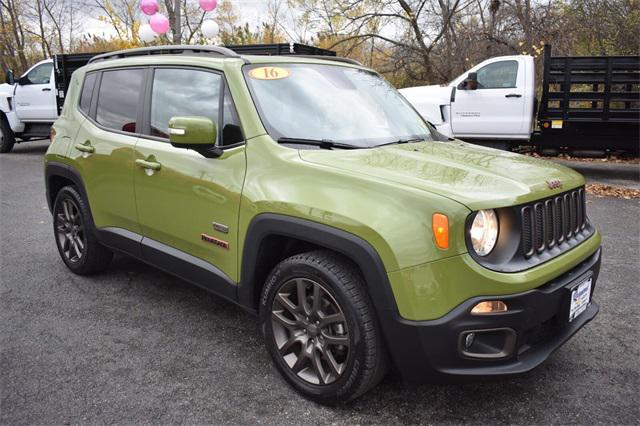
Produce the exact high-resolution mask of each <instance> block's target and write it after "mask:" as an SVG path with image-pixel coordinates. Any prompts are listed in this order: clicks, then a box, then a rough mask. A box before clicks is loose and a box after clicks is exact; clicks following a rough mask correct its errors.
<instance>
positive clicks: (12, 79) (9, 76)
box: [4, 70, 16, 86]
mask: <svg viewBox="0 0 640 426" xmlns="http://www.w3.org/2000/svg"><path fill="white" fill-rule="evenodd" d="M4 78H5V81H6V82H7V83H8V84H10V85H12V86H13V85H14V84H16V79H15V77H14V76H13V70H7V72H6V74H5V75H4Z"/></svg>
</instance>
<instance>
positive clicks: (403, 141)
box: [376, 138, 427, 148]
mask: <svg viewBox="0 0 640 426" xmlns="http://www.w3.org/2000/svg"><path fill="white" fill-rule="evenodd" d="M426 141H427V139H426V138H407V139H398V140H397V141H393V142H387V143H383V144H380V145H376V148H377V147H379V146H387V145H401V144H404V143H410V142H426Z"/></svg>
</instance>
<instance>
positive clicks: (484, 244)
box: [469, 210, 498, 256]
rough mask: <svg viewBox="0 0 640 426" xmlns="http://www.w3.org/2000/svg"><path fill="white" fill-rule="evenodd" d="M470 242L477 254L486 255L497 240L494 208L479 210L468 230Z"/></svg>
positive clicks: (496, 220) (496, 217) (496, 219)
mask: <svg viewBox="0 0 640 426" xmlns="http://www.w3.org/2000/svg"><path fill="white" fill-rule="evenodd" d="M469 235H470V237H471V244H472V245H473V249H474V250H475V252H476V253H477V254H478V256H486V255H488V254H489V253H491V250H493V248H494V247H495V245H496V241H498V216H496V212H495V211H494V210H480V211H479V212H478V213H476V217H475V218H474V219H473V223H472V224H471V229H470V230H469Z"/></svg>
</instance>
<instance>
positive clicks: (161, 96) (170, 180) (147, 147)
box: [134, 67, 246, 281]
mask: <svg viewBox="0 0 640 426" xmlns="http://www.w3.org/2000/svg"><path fill="white" fill-rule="evenodd" d="M150 78H151V85H150V86H149V89H148V91H149V93H148V95H147V100H146V102H145V106H146V108H147V109H148V112H147V113H146V114H145V120H144V121H145V124H144V126H145V127H144V129H143V134H142V135H141V137H140V139H139V141H138V143H137V144H136V150H135V158H136V160H144V161H145V162H147V163H142V162H139V163H140V164H138V165H136V167H135V169H134V181H135V191H136V202H137V208H138V215H139V222H140V226H141V229H142V233H143V235H144V237H145V239H144V240H143V241H144V244H143V255H144V256H156V259H157V257H158V253H157V252H154V251H150V248H151V247H152V248H153V249H154V250H161V251H164V254H165V255H166V254H168V253H171V256H173V257H179V258H181V259H187V262H188V263H192V264H195V263H198V260H197V259H201V260H204V261H205V262H207V263H209V264H211V265H213V266H214V267H215V268H217V269H218V270H220V271H222V272H224V273H225V274H226V275H227V276H228V277H230V278H231V279H232V280H234V281H237V280H238V265H237V256H238V215H239V208H240V196H241V190H242V184H243V181H244V175H245V168H246V157H245V146H244V144H243V143H242V142H243V140H242V139H243V138H242V132H241V131H240V125H239V121H238V116H237V113H236V110H235V107H234V104H233V99H232V98H231V95H230V93H229V91H228V88H227V86H226V84H225V80H224V77H223V75H222V74H221V73H218V72H214V71H213V70H206V69H197V68H172V67H157V68H155V70H154V71H153V74H152V75H151V76H150ZM177 116H203V117H207V118H210V119H211V120H213V121H214V122H215V123H216V124H217V125H218V137H217V139H218V140H217V143H218V145H220V146H222V147H223V148H224V153H223V154H222V156H220V157H218V158H205V157H203V156H202V155H200V154H198V153H197V152H195V151H192V150H188V149H184V148H176V147H174V146H172V145H171V144H170V143H169V139H168V137H169V135H168V132H169V131H168V127H169V126H168V125H169V120H170V119H171V118H172V117H177ZM212 142H213V141H212ZM149 162H151V163H155V164H156V165H158V166H157V167H159V169H158V170H153V169H149V168H145V164H148V163H149ZM156 243H161V245H158V244H156ZM176 250H177V251H176ZM185 255H186V256H185ZM150 260H152V259H150ZM152 261H153V260H152Z"/></svg>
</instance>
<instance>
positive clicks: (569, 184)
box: [300, 141, 584, 210]
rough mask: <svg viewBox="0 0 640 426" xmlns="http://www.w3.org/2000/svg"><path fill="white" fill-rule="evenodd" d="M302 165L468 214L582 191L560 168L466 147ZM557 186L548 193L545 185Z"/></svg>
mask: <svg viewBox="0 0 640 426" xmlns="http://www.w3.org/2000/svg"><path fill="white" fill-rule="evenodd" d="M300 156H301V158H302V159H303V160H304V161H307V162H309V163H313V164H320V165H323V166H330V167H335V168H338V169H343V170H349V171H352V172H357V173H361V174H365V175H369V176H371V177H373V178H376V179H382V180H385V181H391V182H394V183H397V184H398V185H406V186H410V187H414V188H417V189H421V190H424V191H429V192H432V193H436V194H438V195H442V196H444V197H447V198H450V199H453V200H455V201H458V202H460V203H462V204H464V205H465V206H467V207H468V208H469V209H471V210H478V209H483V208H497V207H505V206H510V205H517V204H522V203H526V202H530V201H533V200H537V199H541V198H545V197H549V196H552V195H555V194H557V193H561V192H564V191H567V190H569V189H572V188H575V187H578V186H581V185H584V178H583V177H582V175H580V174H579V173H577V172H575V171H573V170H571V169H569V168H567V167H564V166H562V165H560V164H556V163H552V162H550V161H544V160H540V159H537V158H533V157H528V156H524V155H520V154H515V153H511V152H506V151H500V150H495V149H491V148H485V147H480V146H477V145H471V144H468V143H464V142H460V141H455V142H417V143H409V144H402V145H389V146H386V147H380V148H372V149H354V150H339V151H338V150H330V151H328V150H301V151H300ZM555 180H560V181H561V183H562V186H561V187H560V188H557V189H550V188H549V184H548V183H547V182H548V181H555Z"/></svg>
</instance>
